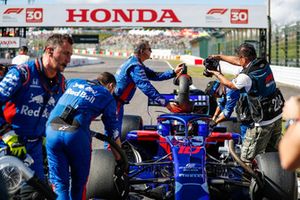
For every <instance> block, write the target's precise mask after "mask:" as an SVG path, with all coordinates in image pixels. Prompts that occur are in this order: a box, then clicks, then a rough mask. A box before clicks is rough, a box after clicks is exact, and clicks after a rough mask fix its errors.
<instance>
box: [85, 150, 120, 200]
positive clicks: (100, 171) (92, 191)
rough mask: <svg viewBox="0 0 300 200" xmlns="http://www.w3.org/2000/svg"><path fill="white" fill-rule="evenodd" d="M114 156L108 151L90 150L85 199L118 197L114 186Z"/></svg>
mask: <svg viewBox="0 0 300 200" xmlns="http://www.w3.org/2000/svg"><path fill="white" fill-rule="evenodd" d="M114 169H115V158H114V156H113V154H112V153H111V152H110V151H107V150H104V149H95V150H93V151H92V160H91V167H90V174H89V179H88V183H87V199H91V198H100V199H118V197H117V196H116V194H117V191H116V188H115V186H114V180H113V175H114Z"/></svg>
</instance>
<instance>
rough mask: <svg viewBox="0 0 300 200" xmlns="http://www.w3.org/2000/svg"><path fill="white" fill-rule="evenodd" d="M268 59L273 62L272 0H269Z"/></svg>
mask: <svg viewBox="0 0 300 200" xmlns="http://www.w3.org/2000/svg"><path fill="white" fill-rule="evenodd" d="M268 29H269V30H268V31H269V32H268V54H269V55H268V60H269V63H270V64H271V52H272V45H271V42H272V24H271V0H268Z"/></svg>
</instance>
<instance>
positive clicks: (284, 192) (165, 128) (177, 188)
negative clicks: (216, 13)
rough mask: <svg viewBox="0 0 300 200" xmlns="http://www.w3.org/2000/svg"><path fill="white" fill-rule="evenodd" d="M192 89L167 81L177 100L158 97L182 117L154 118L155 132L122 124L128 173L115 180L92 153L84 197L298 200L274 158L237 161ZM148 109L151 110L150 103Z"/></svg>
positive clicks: (228, 139)
mask: <svg viewBox="0 0 300 200" xmlns="http://www.w3.org/2000/svg"><path fill="white" fill-rule="evenodd" d="M191 82H192V81H191V78H190V77H189V76H188V75H187V74H183V75H181V76H180V77H178V78H177V80H175V81H174V83H175V84H176V83H177V84H178V85H179V92H178V93H176V94H166V95H165V97H166V98H167V99H168V100H169V101H175V102H177V103H178V105H179V106H180V107H181V108H182V109H181V110H183V112H181V113H166V114H161V115H159V116H158V118H157V120H156V122H157V123H156V124H155V125H143V124H142V118H141V117H139V116H133V115H127V116H126V115H125V116H124V119H123V124H124V125H123V130H122V139H123V145H122V148H123V151H124V152H125V154H126V158H124V159H123V160H125V161H126V160H128V163H127V161H126V165H127V164H128V168H127V169H126V170H125V171H124V173H123V175H122V176H118V175H116V173H115V171H116V170H115V166H116V163H115V161H114V158H113V156H112V154H111V152H109V151H106V150H103V149H101V150H99V149H98V150H94V151H93V152H92V163H91V170H90V176H89V181H88V184H87V197H88V198H100V199H127V198H131V197H132V196H135V198H137V197H140V199H142V198H143V197H148V198H152V199H175V200H199V199H201V200H206V199H222V200H223V199H251V200H260V199H269V200H276V199H278V200H279V199H288V200H293V199H297V181H296V174H295V172H288V171H285V170H283V169H282V168H281V167H280V162H279V157H278V153H277V152H268V153H264V154H259V155H257V156H256V158H255V160H254V161H253V162H252V164H251V165H250V166H249V165H246V164H245V163H243V162H242V161H241V160H240V159H239V154H240V150H241V137H240V134H239V133H235V132H232V131H231V130H229V129H228V130H227V127H215V128H214V129H211V128H210V127H209V122H210V119H211V116H210V110H211V109H210V97H209V96H207V95H205V94H203V93H197V94H192V93H191V92H190V91H189V85H190V84H191ZM148 105H149V106H157V104H156V103H155V102H153V101H151V100H149V101H148ZM230 129H231V128H230ZM124 174H125V176H124ZM128 194H129V196H128Z"/></svg>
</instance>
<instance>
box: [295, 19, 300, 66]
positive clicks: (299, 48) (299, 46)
mask: <svg viewBox="0 0 300 200" xmlns="http://www.w3.org/2000/svg"><path fill="white" fill-rule="evenodd" d="M296 31H297V33H296V67H300V65H299V59H300V22H297V26H296Z"/></svg>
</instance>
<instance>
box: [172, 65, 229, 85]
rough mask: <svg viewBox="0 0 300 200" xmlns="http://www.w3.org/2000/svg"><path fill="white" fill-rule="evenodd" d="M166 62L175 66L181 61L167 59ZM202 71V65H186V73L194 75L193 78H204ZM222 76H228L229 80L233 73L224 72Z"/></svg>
mask: <svg viewBox="0 0 300 200" xmlns="http://www.w3.org/2000/svg"><path fill="white" fill-rule="evenodd" d="M168 62H169V63H170V64H171V65H172V66H173V67H176V66H177V65H178V64H179V63H181V61H179V60H168ZM203 71H204V67H203V66H202V65H188V74H189V75H190V76H191V77H195V78H206V77H205V76H204V75H203ZM224 76H225V77H226V78H228V79H229V80H231V79H233V78H234V75H232V74H224Z"/></svg>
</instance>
